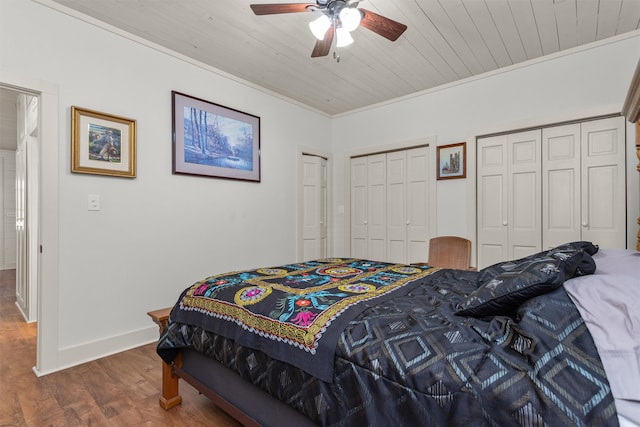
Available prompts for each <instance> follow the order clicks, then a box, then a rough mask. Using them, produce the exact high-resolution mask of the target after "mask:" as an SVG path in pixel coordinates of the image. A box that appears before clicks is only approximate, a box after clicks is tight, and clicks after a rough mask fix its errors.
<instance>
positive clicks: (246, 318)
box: [171, 258, 438, 382]
mask: <svg viewBox="0 0 640 427" xmlns="http://www.w3.org/2000/svg"><path fill="white" fill-rule="evenodd" d="M437 270H438V269H434V268H431V267H428V266H426V265H423V266H418V265H416V266H414V265H411V266H408V265H403V264H391V263H385V262H376V261H368V260H362V259H341V258H331V259H324V260H317V261H310V262H304V263H296V264H289V265H284V266H278V267H274V268H259V269H255V270H248V271H242V272H233V273H226V274H222V275H217V276H212V277H208V278H206V279H204V280H202V281H199V282H197V283H195V284H194V285H192V286H191V287H189V288H187V289H186V290H185V291H184V292H183V294H182V296H181V297H180V299H179V300H178V303H177V304H176V306H175V307H174V309H173V311H172V313H171V321H173V322H180V323H184V324H188V325H192V326H199V327H202V328H204V329H206V330H208V331H211V332H215V333H218V334H220V335H223V336H225V337H227V338H230V339H233V340H234V341H236V342H237V343H239V344H241V345H245V346H247V347H250V348H253V349H256V350H261V351H263V352H265V353H266V354H268V355H270V356H271V357H273V358H276V359H278V360H282V361H285V362H287V363H290V364H292V365H294V366H297V367H299V368H300V369H302V370H304V371H306V372H308V373H310V374H312V375H314V376H315V377H318V378H320V379H322V380H324V381H327V382H331V381H332V380H333V361H334V352H335V348H336V342H337V339H338V337H339V335H340V333H341V332H342V331H343V330H344V327H345V326H346V325H347V324H348V322H349V321H351V320H352V319H353V318H354V317H355V316H357V315H358V314H359V313H361V312H362V311H363V310H365V309H366V308H367V307H369V306H370V305H372V304H378V303H379V302H381V301H384V300H385V299H387V298H390V297H392V296H396V295H404V294H406V293H408V292H410V291H411V290H412V289H413V288H414V287H415V286H417V285H419V284H420V283H421V281H420V279H422V278H424V277H426V276H428V275H430V274H431V273H433V272H435V271H437ZM236 325H239V326H241V327H240V328H238V327H237V326H236ZM278 343H284V344H287V345H284V346H283V345H278Z"/></svg>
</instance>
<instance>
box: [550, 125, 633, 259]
mask: <svg viewBox="0 0 640 427" xmlns="http://www.w3.org/2000/svg"><path fill="white" fill-rule="evenodd" d="M542 147H543V197H544V199H543V236H542V238H543V247H544V248H552V247H555V246H557V245H560V244H562V243H566V242H571V241H577V240H588V241H591V242H594V243H596V244H598V245H600V246H601V247H609V248H624V247H625V246H626V243H625V239H626V224H625V220H626V213H625V212H626V209H625V207H626V205H625V203H626V202H625V193H624V188H625V175H624V173H625V152H624V150H625V136H624V118H622V117H613V118H607V119H600V120H593V121H587V122H582V123H577V124H570V125H563V126H555V127H550V128H545V129H543V146H542Z"/></svg>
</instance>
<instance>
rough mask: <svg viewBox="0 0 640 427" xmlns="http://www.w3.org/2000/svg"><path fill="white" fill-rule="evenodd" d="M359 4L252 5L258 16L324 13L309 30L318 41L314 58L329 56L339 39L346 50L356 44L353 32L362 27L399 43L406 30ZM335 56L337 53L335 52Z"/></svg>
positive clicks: (320, 0) (346, 0) (323, 0)
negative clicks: (360, 6) (348, 46)
mask: <svg viewBox="0 0 640 427" xmlns="http://www.w3.org/2000/svg"><path fill="white" fill-rule="evenodd" d="M358 3H359V1H351V0H316V3H315V4H313V3H271V4H252V5H251V10H253V12H254V13H255V14H256V15H273V14H279V13H297V12H317V11H319V12H322V15H320V17H319V18H317V19H316V20H314V21H312V22H310V23H309V28H310V29H311V32H312V33H313V35H314V36H315V37H316V38H317V39H318V40H317V41H316V45H315V46H314V48H313V52H311V57H312V58H317V57H319V56H326V55H328V54H329V51H330V50H331V45H332V44H333V41H334V36H335V39H336V46H337V47H342V46H347V45H349V44H351V43H352V42H353V38H352V37H351V34H350V32H351V31H353V30H355V29H356V28H357V27H358V26H359V25H362V26H363V27H365V28H367V29H369V30H371V31H373V32H374V33H376V34H379V35H381V36H382V37H384V38H386V39H389V40H391V41H396V40H397V39H398V37H400V35H402V33H404V31H405V30H406V29H407V26H406V25H404V24H401V23H399V22H396V21H394V20H392V19H389V18H386V17H384V16H382V15H379V14H377V13H374V12H371V11H370V10H366V9H362V8H358ZM334 56H335V52H334Z"/></svg>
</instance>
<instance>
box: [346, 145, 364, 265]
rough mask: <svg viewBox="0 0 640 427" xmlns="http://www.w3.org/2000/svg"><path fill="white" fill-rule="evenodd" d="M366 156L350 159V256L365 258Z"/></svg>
mask: <svg viewBox="0 0 640 427" xmlns="http://www.w3.org/2000/svg"><path fill="white" fill-rule="evenodd" d="M367 192H368V190H367V158H366V157H354V158H352V159H351V204H350V208H351V213H350V217H351V218H350V226H351V227H350V228H351V256H352V257H354V258H362V259H367V247H368V243H367Z"/></svg>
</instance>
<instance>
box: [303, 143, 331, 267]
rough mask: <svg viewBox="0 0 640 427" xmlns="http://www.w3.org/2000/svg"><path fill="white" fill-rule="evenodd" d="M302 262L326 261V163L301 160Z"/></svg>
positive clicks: (313, 158)
mask: <svg viewBox="0 0 640 427" xmlns="http://www.w3.org/2000/svg"><path fill="white" fill-rule="evenodd" d="M302 199H303V208H302V209H303V215H302V259H303V260H305V261H308V260H315V259H320V258H326V257H327V160H326V159H324V158H322V157H318V156H310V155H303V156H302Z"/></svg>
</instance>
